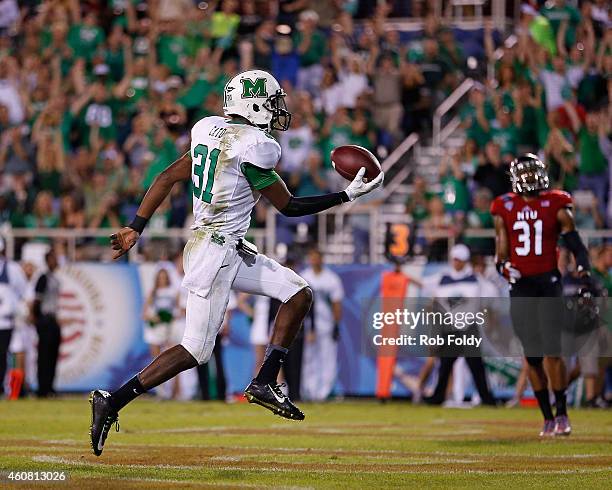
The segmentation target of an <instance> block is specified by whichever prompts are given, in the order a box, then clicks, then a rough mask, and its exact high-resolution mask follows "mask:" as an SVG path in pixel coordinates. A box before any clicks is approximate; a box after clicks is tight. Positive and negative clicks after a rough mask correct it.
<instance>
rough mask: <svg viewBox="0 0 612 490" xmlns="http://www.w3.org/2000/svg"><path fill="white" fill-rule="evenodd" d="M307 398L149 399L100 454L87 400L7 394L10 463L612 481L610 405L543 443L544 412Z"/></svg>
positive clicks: (200, 483) (192, 473) (240, 479)
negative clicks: (274, 404)
mask: <svg viewBox="0 0 612 490" xmlns="http://www.w3.org/2000/svg"><path fill="white" fill-rule="evenodd" d="M302 407H303V409H304V411H305V413H306V420H305V421H304V422H291V421H285V420H283V419H280V418H278V417H275V416H273V415H271V414H270V413H269V412H267V411H265V410H264V409H262V408H260V407H256V406H250V405H247V404H242V403H240V404H235V405H224V404H220V403H197V402H189V403H178V402H157V401H153V400H144V399H143V400H138V401H136V402H135V403H133V404H132V405H131V406H129V407H128V408H126V409H125V410H124V411H123V412H122V413H121V417H120V422H121V432H119V433H115V432H114V431H113V432H111V434H110V436H109V439H108V441H107V444H106V448H105V450H104V454H103V455H102V456H101V457H100V458H96V457H95V456H93V454H91V451H90V449H89V445H88V438H87V432H88V425H89V404H88V402H87V400H86V399H85V398H84V397H83V398H82V399H81V398H71V399H64V400H50V401H44V402H40V401H35V400H25V401H18V402H2V403H0V472H6V471H12V470H20V471H36V470H38V471H43V470H45V471H48V470H54V471H57V470H65V471H66V472H68V473H69V480H68V482H67V484H66V483H54V484H47V485H46V486H47V487H49V488H66V487H67V486H70V487H74V488H88V489H89V488H102V487H104V488H107V489H115V488H191V487H206V486H221V487H232V488H238V487H256V488H257V487H260V488H262V487H266V488H274V487H279V488H287V487H292V488H332V487H333V488H364V487H370V488H371V489H378V488H384V487H386V488H391V487H396V488H397V487H400V486H401V487H405V486H409V485H412V486H417V487H425V486H427V487H432V486H436V487H451V486H452V487H466V488H467V487H470V488H474V487H480V486H484V485H487V486H495V487H506V488H509V487H512V488H516V487H521V488H525V487H550V488H556V489H558V488H560V486H563V487H573V488H577V487H582V488H600V489H601V488H606V487H607V488H610V482H611V481H612V412H610V411H586V410H582V411H573V412H572V414H571V416H572V422H573V425H574V435H572V436H571V437H569V438H564V439H555V440H546V441H540V440H538V437H537V431H538V429H539V426H540V417H539V414H538V412H537V411H536V410H535V409H529V410H528V409H512V410H509V409H497V410H495V409H487V408H476V409H472V410H459V409H442V408H427V407H415V406H412V405H410V404H407V403H390V404H386V405H380V404H378V403H376V402H372V401H363V402H344V403H329V404H325V405H309V404H304V405H302ZM5 483H6V480H5V481H3V482H0V488H2V487H3V486H4V485H5ZM19 485H20V488H24V484H23V483H21V484H19ZM26 487H27V488H43V487H45V485H44V484H41V483H30V484H27V485H26Z"/></svg>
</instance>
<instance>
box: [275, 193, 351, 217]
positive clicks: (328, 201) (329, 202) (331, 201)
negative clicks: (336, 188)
mask: <svg viewBox="0 0 612 490" xmlns="http://www.w3.org/2000/svg"><path fill="white" fill-rule="evenodd" d="M345 202H348V195H347V194H346V192H344V191H342V192H334V193H333V194H324V195H322V196H306V197H294V196H291V198H290V199H289V202H288V203H287V205H286V206H285V207H284V208H283V209H281V210H280V212H281V213H282V214H283V215H284V216H290V217H297V216H306V215H309V214H316V213H320V212H321V211H325V210H326V209H329V208H331V207H334V206H338V205H339V204H343V203H345Z"/></svg>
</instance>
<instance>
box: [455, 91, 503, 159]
mask: <svg viewBox="0 0 612 490" xmlns="http://www.w3.org/2000/svg"><path fill="white" fill-rule="evenodd" d="M484 113H485V118H486V119H487V120H488V121H489V122H490V121H492V120H493V119H495V109H494V108H493V105H492V104H491V102H490V101H486V102H485V104H484ZM459 116H460V117H461V120H462V121H468V120H469V121H470V125H469V126H468V128H467V137H468V138H470V139H473V140H474V141H475V142H476V144H477V145H478V147H479V148H484V146H485V145H486V144H487V143H488V142H489V140H490V139H491V135H490V134H489V133H488V132H487V131H485V130H484V129H483V127H482V126H481V125H480V124H479V123H478V119H476V107H475V106H474V105H473V104H471V103H468V104H466V105H465V106H464V107H463V109H461V112H460V114H459Z"/></svg>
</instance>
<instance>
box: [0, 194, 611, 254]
mask: <svg viewBox="0 0 612 490" xmlns="http://www.w3.org/2000/svg"><path fill="white" fill-rule="evenodd" d="M276 216H277V213H276V212H275V211H273V210H271V211H269V212H268V217H267V223H266V227H265V228H261V229H259V228H256V229H251V230H249V233H248V235H247V236H248V237H249V238H251V239H252V240H253V241H254V242H255V244H256V245H257V247H258V248H259V250H260V251H262V252H264V253H266V254H268V255H274V254H275V247H276V245H277V243H276V238H275V237H276ZM357 216H361V217H364V216H367V218H368V222H369V237H368V239H369V244H368V247H369V253H368V262H369V263H371V264H377V263H383V262H385V258H384V240H385V226H386V224H387V223H389V222H394V223H398V222H404V223H407V224H408V223H410V217H409V216H408V215H407V214H398V213H392V214H388V213H387V209H386V206H385V205H382V206H376V207H371V208H369V209H363V208H362V209H359V208H353V209H349V210H346V211H342V212H340V211H338V210H329V211H326V212H324V213H321V214H319V215H318V220H319V222H318V224H317V228H316V230H315V234H316V239H317V244H318V246H319V248H320V249H321V250H322V251H323V252H324V253H325V255H326V261H328V262H329V263H335V264H340V263H352V262H354V261H355V257H354V252H355V240H354V237H353V221H352V220H351V219H350V218H351V217H357ZM330 220H331V223H330ZM330 225H332V226H330ZM114 231H116V230H114V229H110V228H108V229H105V228H101V229H96V230H92V229H66V228H53V229H50V228H31V229H30V228H27V229H25V228H12V229H6V230H3V232H2V235H3V237H4V238H5V240H6V252H7V256H8V257H9V258H11V259H12V258H14V257H15V242H16V240H18V239H25V240H31V241H34V242H40V241H41V240H47V241H51V240H64V241H65V242H66V244H67V247H66V256H67V258H68V259H69V260H72V261H73V260H77V259H78V254H77V250H78V248H79V247H80V246H81V244H79V242H81V241H83V240H84V239H87V238H107V237H108V236H109V235H110V234H111V233H113V232H114ZM190 233H191V231H190V230H188V229H184V228H169V229H166V230H154V229H151V230H147V231H146V232H145V233H144V235H143V239H144V240H151V239H169V240H172V239H178V240H181V241H186V240H187V239H188V238H189V236H190ZM415 233H416V239H417V241H419V240H420V241H421V242H423V241H426V237H425V234H424V232H423V230H422V229H419V228H417V229H416V230H415ZM580 235H581V236H582V238H583V240H584V242H585V245H586V246H587V247H588V246H590V245H593V244H597V243H598V242H601V241H604V240H605V241H609V242H612V230H609V229H605V230H580ZM494 237H495V231H494V230H492V229H471V228H468V229H465V230H463V231H462V233H461V238H462V239H465V238H468V239H469V238H494ZM427 238H429V239H446V240H447V241H448V246H449V247H452V246H453V245H454V244H455V242H456V234H455V233H454V232H451V231H446V230H438V231H435V232H431V233H429V234H428V237H427ZM99 247H100V249H102V250H105V251H107V253H106V252H105V253H102V254H100V255H99V256H98V257H97V259H98V260H100V261H108V260H110V255H111V251H110V247H107V246H105V245H103V244H100V245H99ZM132 251H133V252H132ZM132 251H131V254H130V257H129V260H130V261H134V262H139V261H140V260H141V257H140V254H139V253H138V249H137V247H134V248H133V249H132Z"/></svg>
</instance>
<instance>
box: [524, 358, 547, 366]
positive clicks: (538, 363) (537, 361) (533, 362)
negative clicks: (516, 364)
mask: <svg viewBox="0 0 612 490" xmlns="http://www.w3.org/2000/svg"><path fill="white" fill-rule="evenodd" d="M543 360H544V358H543V357H528V358H527V364H529V365H530V366H531V367H538V366H541V365H542V361H543Z"/></svg>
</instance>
